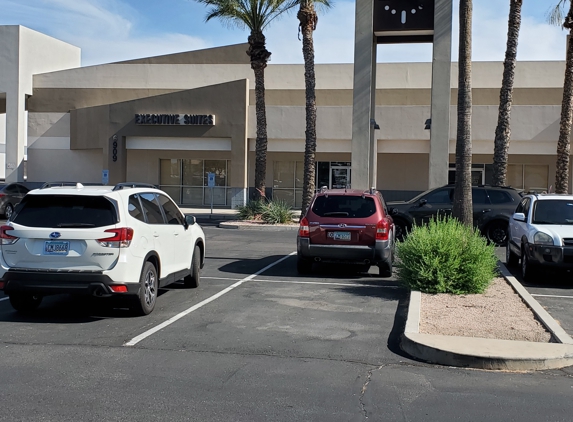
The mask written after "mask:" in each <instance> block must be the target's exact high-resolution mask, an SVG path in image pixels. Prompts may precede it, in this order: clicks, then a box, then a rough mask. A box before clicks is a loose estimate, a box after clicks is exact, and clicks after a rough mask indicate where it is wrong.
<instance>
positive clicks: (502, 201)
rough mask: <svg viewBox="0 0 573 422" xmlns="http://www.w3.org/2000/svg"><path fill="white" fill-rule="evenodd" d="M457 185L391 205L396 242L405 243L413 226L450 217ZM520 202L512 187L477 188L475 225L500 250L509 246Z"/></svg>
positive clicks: (473, 196) (518, 195)
mask: <svg viewBox="0 0 573 422" xmlns="http://www.w3.org/2000/svg"><path fill="white" fill-rule="evenodd" d="M453 198H454V185H447V186H443V187H440V188H435V189H430V190H428V191H426V192H424V193H421V194H420V195H418V196H416V197H415V198H413V199H411V200H409V201H406V202H389V203H388V208H389V210H390V214H391V215H392V218H393V219H394V224H395V225H396V239H399V240H402V239H403V238H404V236H405V235H406V233H407V232H408V231H409V230H410V229H411V228H412V226H413V225H414V224H417V225H420V224H425V223H427V222H428V221H430V220H431V219H432V218H435V217H436V216H438V215H451V213H452V206H453ZM520 200H521V195H520V194H519V191H517V190H516V189H513V188H509V187H492V186H474V187H472V201H473V214H474V225H475V226H476V227H477V228H478V229H479V231H480V232H481V233H482V234H483V235H484V236H485V237H486V238H487V239H488V241H489V242H491V243H493V244H495V245H497V246H505V244H506V243H507V233H508V222H509V217H511V216H512V215H513V213H514V211H515V208H516V207H517V205H518V204H519V201H520Z"/></svg>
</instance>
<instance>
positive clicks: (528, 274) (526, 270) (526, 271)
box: [521, 249, 535, 283]
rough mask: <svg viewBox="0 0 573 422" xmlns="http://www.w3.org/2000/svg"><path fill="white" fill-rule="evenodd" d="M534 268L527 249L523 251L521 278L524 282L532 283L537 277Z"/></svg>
mask: <svg viewBox="0 0 573 422" xmlns="http://www.w3.org/2000/svg"><path fill="white" fill-rule="evenodd" d="M534 273H535V271H534V268H532V266H531V263H530V262H529V258H528V257H527V252H525V249H524V250H522V251H521V276H522V277H523V280H524V281H526V282H528V283H530V282H532V281H533V279H534V277H535V274H534Z"/></svg>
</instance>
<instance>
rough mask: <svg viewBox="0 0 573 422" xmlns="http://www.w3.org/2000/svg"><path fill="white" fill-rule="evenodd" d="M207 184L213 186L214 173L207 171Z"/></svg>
mask: <svg viewBox="0 0 573 422" xmlns="http://www.w3.org/2000/svg"><path fill="white" fill-rule="evenodd" d="M207 186H209V187H210V188H214V187H215V173H207Z"/></svg>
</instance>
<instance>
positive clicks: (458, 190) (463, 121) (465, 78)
mask: <svg viewBox="0 0 573 422" xmlns="http://www.w3.org/2000/svg"><path fill="white" fill-rule="evenodd" d="M471 57H472V0H460V46H459V60H458V67H459V70H458V72H459V73H458V133H457V139H456V187H455V189H454V204H453V205H454V206H453V210H452V214H453V216H454V217H455V218H457V219H458V220H460V221H461V222H462V223H464V224H466V225H469V226H471V225H473V210H472V180H471V167H472V138H471V122H472V83H471V76H472V62H471Z"/></svg>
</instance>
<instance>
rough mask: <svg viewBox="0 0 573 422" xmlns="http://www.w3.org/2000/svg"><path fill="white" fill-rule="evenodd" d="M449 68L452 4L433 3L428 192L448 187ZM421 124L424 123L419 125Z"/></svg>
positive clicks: (444, 0)
mask: <svg viewBox="0 0 573 422" xmlns="http://www.w3.org/2000/svg"><path fill="white" fill-rule="evenodd" d="M451 67H452V0H435V11H434V51H433V58H432V108H431V118H432V126H431V129H430V166H429V167H430V174H429V177H428V181H429V188H430V189H431V188H435V187H438V186H442V185H445V184H447V183H448V164H449V145H450V98H451V75H450V74H451ZM420 124H423V122H420Z"/></svg>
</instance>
